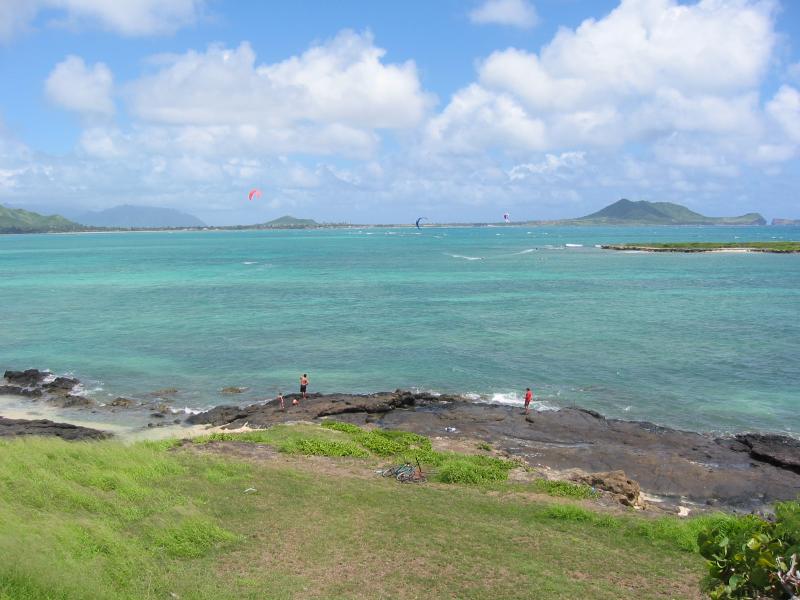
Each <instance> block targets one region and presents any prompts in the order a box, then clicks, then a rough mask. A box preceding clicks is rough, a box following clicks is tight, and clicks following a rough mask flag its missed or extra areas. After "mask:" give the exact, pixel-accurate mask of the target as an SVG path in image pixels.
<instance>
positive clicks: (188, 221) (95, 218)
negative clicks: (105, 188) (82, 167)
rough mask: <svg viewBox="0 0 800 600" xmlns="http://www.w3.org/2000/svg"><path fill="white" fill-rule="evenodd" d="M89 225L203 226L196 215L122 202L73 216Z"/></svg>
mask: <svg viewBox="0 0 800 600" xmlns="http://www.w3.org/2000/svg"><path fill="white" fill-rule="evenodd" d="M73 218H74V219H75V220H76V221H77V222H78V223H81V224H82V225H88V226H90V227H115V228H116V227H119V228H124V229H147V228H162V227H205V226H206V224H205V223H203V222H202V221H201V220H200V219H198V218H197V217H195V216H193V215H190V214H188V213H185V212H181V211H179V210H175V209H173V208H159V207H157V206H134V205H131V204H123V205H121V206H114V207H113V208H107V209H105V210H100V211H92V212H85V213H82V214H79V215H76V216H75V217H73Z"/></svg>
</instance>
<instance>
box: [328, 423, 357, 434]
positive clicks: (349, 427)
mask: <svg viewBox="0 0 800 600" xmlns="http://www.w3.org/2000/svg"><path fill="white" fill-rule="evenodd" d="M322 426H323V427H324V428H325V429H333V430H334V431H342V432H344V433H353V434H358V433H362V432H363V431H364V430H363V429H361V427H359V426H358V425H353V424H352V423H342V422H341V421H330V420H326V421H323V422H322Z"/></svg>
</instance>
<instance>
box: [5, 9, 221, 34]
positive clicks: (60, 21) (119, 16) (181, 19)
mask: <svg viewBox="0 0 800 600" xmlns="http://www.w3.org/2000/svg"><path fill="white" fill-rule="evenodd" d="M204 5H205V0H20V1H15V0H2V1H0V41H2V40H5V41H8V40H10V39H11V38H13V37H14V36H15V35H16V34H18V33H20V32H22V31H24V30H25V29H27V28H28V27H29V26H30V23H31V22H32V21H33V20H34V19H35V18H36V16H37V15H38V14H39V13H40V12H42V11H45V10H47V11H50V12H51V13H54V14H55V18H54V19H53V20H52V21H51V22H50V24H52V25H60V26H68V27H83V26H86V25H89V26H96V27H100V28H101V29H106V30H109V31H113V32H115V33H119V34H122V35H125V36H147V35H157V34H167V33H172V32H174V31H176V30H177V29H179V28H180V27H183V26H185V25H191V24H193V23H195V22H196V21H197V19H198V18H199V17H200V15H201V14H202V11H203V8H204Z"/></svg>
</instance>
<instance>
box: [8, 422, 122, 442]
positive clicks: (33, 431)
mask: <svg viewBox="0 0 800 600" xmlns="http://www.w3.org/2000/svg"><path fill="white" fill-rule="evenodd" d="M17 435H44V436H55V437H60V438H62V439H65V440H102V439H105V438H108V437H110V436H111V434H110V433H107V432H105V431H100V430H98V429H90V428H89V427H80V426H79V425H71V424H69V423H55V422H54V421H48V420H47V419H35V420H28V419H6V418H5V417H0V437H3V436H17Z"/></svg>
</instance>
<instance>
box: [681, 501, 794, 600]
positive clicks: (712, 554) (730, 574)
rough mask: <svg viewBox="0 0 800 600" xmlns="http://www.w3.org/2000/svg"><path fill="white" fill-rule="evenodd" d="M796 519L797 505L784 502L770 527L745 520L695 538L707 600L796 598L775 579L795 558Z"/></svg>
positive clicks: (753, 520) (766, 524) (752, 519)
mask: <svg viewBox="0 0 800 600" xmlns="http://www.w3.org/2000/svg"><path fill="white" fill-rule="evenodd" d="M799 517H800V503H798V502H785V503H782V504H779V505H778V506H777V508H776V521H775V522H768V521H764V520H762V519H759V518H757V517H754V516H748V517H743V518H741V519H738V520H737V521H732V522H729V523H727V524H722V525H717V526H714V527H711V528H709V529H706V530H704V531H702V532H700V534H699V535H698V540H697V541H698V545H699V547H700V554H702V555H703V557H705V558H706V560H707V561H708V572H709V578H708V588H709V589H708V592H709V595H710V596H711V598H712V599H713V600H729V599H733V598H756V597H764V598H777V599H785V598H791V597H792V595H793V594H797V593H798V592H800V589H798V586H797V585H793V584H791V583H789V584H786V583H783V582H781V580H780V578H779V574H781V573H785V572H786V571H788V570H789V564H790V560H791V558H790V557H791V556H792V555H793V554H800V529H799V528H798V527H797V523H798V518H799ZM792 588H794V589H792Z"/></svg>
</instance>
